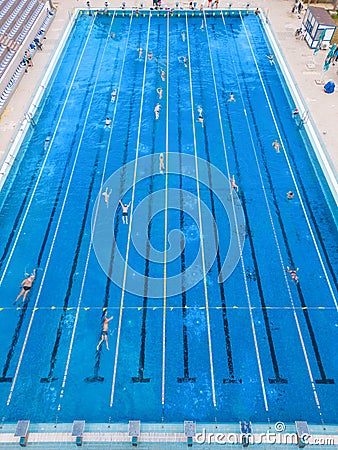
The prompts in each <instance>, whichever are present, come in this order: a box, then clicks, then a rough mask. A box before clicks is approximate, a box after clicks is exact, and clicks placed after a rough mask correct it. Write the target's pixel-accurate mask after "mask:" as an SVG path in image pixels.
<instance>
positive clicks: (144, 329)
mask: <svg viewBox="0 0 338 450" xmlns="http://www.w3.org/2000/svg"><path fill="white" fill-rule="evenodd" d="M157 35H158V36H159V35H160V25H158V27H157ZM159 50H160V40H159V39H158V41H157V48H156V55H158V54H159ZM156 72H157V73H158V74H159V63H158V61H157V69H156ZM158 78H159V75H158ZM153 93H154V95H153V104H155V103H156V96H157V93H156V90H155V87H154V91H153ZM155 122H156V119H155V118H154V119H153V132H152V149H151V154H152V155H153V157H152V163H153V160H154V153H155V130H156V125H155ZM153 191H154V177H153V175H152V176H151V177H150V183H149V195H152V193H153ZM151 212H152V201H151V202H149V205H148V224H149V226H148V239H147V242H146V260H145V269H144V276H145V282H144V287H143V304H142V308H143V311H142V326H141V346H140V356H139V366H138V376H137V377H132V378H131V380H132V382H133V383H149V382H150V378H145V377H144V376H143V374H144V365H145V350H146V336H147V312H148V277H149V265H150V261H149V259H148V258H149V253H150V239H151V229H152V222H151V220H150V219H151Z"/></svg>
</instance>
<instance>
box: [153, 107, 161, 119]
mask: <svg viewBox="0 0 338 450" xmlns="http://www.w3.org/2000/svg"><path fill="white" fill-rule="evenodd" d="M160 109H161V105H160V104H159V103H157V105H156V106H155V108H154V113H155V119H156V120H158V119H159V117H160Z"/></svg>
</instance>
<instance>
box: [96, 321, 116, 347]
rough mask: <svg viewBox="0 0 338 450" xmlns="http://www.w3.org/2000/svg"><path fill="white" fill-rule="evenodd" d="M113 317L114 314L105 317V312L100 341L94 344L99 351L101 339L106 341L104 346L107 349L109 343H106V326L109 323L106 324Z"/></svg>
mask: <svg viewBox="0 0 338 450" xmlns="http://www.w3.org/2000/svg"><path fill="white" fill-rule="evenodd" d="M113 318H114V316H111V317H107V314H106V315H105V316H104V320H103V327H102V333H101V339H100V342H99V343H98V344H97V346H96V350H97V351H99V348H100V346H101V344H102V342H103V341H106V347H107V350H109V345H108V326H109V325H108V324H109V322H110V321H111V320H112V319H113Z"/></svg>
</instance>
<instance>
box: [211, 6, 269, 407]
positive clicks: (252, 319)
mask: <svg viewBox="0 0 338 450" xmlns="http://www.w3.org/2000/svg"><path fill="white" fill-rule="evenodd" d="M203 16H204V22H205V30H206V35H207V41H208V48H209V56H210V62H211V69H212V79H213V84H214V90H215V96H216V105H217V111H218V119H219V124H220V131H221V137H222V144H223V152H224V157H225V164H226V170H227V176H228V179H229V189H230V197H231V203H232V209H233V215H234V220H235V225H236V230H237V233H236V236H237V241H238V248H239V249H240V248H241V245H240V237H239V234H240V233H239V229H238V223H237V215H236V208H235V202H234V197H233V195H232V188H231V186H230V178H231V174H230V167H229V161H228V156H227V148H226V145H225V138H224V129H223V122H222V116H221V110H220V101H219V97H218V90H217V83H216V76H215V71H214V64H213V59H212V54H211V50H210V41H209V31H208V24H207V21H206V16H205V13H204V12H203ZM222 20H223V21H224V17H223V15H222ZM240 261H241V267H242V273H243V281H244V287H245V295H246V298H247V302H248V306H249V315H250V322H251V331H252V336H253V340H254V346H255V353H256V359H257V366H258V373H259V378H260V384H261V389H262V395H263V401H264V407H265V411H268V410H269V405H268V401H267V396H266V388H265V382H264V376H263V368H262V362H261V357H260V352H259V345H258V339H257V334H256V327H255V322H254V318H253V313H252V305H251V296H250V290H249V286H248V281H247V277H246V272H245V264H244V258H243V253H242V252H241V255H240Z"/></svg>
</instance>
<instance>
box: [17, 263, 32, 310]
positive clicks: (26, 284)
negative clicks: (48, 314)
mask: <svg viewBox="0 0 338 450" xmlns="http://www.w3.org/2000/svg"><path fill="white" fill-rule="evenodd" d="M35 277H36V269H34V270H33V273H32V275H30V276H29V277H27V278H25V279H24V280H22V281H21V283H20V287H21V288H22V289H21V291H20V293H19V295H18V296H17V297H16V299H15V302H14V304H15V303H16V302H17V301H18V300H19V298H20V297H23V299H22V303H24V302H25V300H26V297H27V295H28V292H29V291H30V290H31V288H32V286H33V283H34V280H35Z"/></svg>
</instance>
